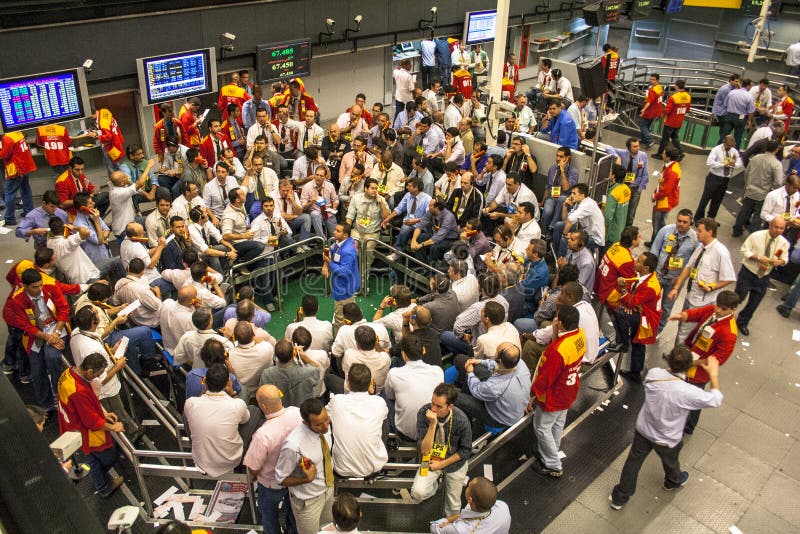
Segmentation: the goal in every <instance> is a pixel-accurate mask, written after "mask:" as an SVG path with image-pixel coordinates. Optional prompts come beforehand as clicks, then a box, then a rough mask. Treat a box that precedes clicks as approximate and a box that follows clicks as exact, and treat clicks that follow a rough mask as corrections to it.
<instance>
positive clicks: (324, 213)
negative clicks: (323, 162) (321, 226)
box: [317, 186, 328, 221]
mask: <svg viewBox="0 0 800 534" xmlns="http://www.w3.org/2000/svg"><path fill="white" fill-rule="evenodd" d="M317 194H318V195H319V196H323V195H322V186H320V187H317ZM327 207H328V206H327V205H325V206H320V209H319V210H320V211H321V212H322V220H323V221H327V220H328V210H327Z"/></svg>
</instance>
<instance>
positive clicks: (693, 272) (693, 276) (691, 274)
mask: <svg viewBox="0 0 800 534" xmlns="http://www.w3.org/2000/svg"><path fill="white" fill-rule="evenodd" d="M697 273H698V271H697V268H696V267H695V268H693V269H692V270H691V271H689V278H691V279H692V280H697Z"/></svg>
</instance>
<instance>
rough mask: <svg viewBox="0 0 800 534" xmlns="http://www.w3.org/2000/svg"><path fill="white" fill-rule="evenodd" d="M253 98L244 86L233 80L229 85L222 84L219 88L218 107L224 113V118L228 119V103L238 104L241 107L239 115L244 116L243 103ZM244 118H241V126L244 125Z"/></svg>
mask: <svg viewBox="0 0 800 534" xmlns="http://www.w3.org/2000/svg"><path fill="white" fill-rule="evenodd" d="M250 98H252V97H251V96H250V95H249V94H248V93H247V91H245V90H244V88H243V87H240V86H239V85H238V84H237V83H236V82H235V81H231V83H229V84H228V85H224V86H222V88H221V89H220V90H219V98H218V99H217V109H219V112H220V113H221V114H222V120H223V121H225V120H227V119H228V104H236V107H238V108H239V117H241V116H242V105H243V104H244V103H245V102H247V101H248V100H250ZM241 121H242V119H241V118H239V126H242V122H241Z"/></svg>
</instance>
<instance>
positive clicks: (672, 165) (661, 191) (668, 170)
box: [653, 161, 681, 211]
mask: <svg viewBox="0 0 800 534" xmlns="http://www.w3.org/2000/svg"><path fill="white" fill-rule="evenodd" d="M680 198H681V166H680V164H679V163H678V162H677V161H670V162H669V163H667V164H666V165H664V170H663V171H662V172H661V179H660V180H658V188H656V192H655V193H653V200H655V201H656V206H655V209H656V211H671V210H672V209H673V208H674V207H675V206H677V205H678V202H679V201H680Z"/></svg>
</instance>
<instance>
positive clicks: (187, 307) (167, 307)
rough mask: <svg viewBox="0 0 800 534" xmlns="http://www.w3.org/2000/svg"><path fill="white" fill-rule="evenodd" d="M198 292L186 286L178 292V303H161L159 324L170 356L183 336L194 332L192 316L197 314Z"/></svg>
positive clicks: (172, 301) (170, 300) (169, 301)
mask: <svg viewBox="0 0 800 534" xmlns="http://www.w3.org/2000/svg"><path fill="white" fill-rule="evenodd" d="M196 298H197V290H196V289H195V288H194V287H192V286H185V287H182V288H180V289H179V290H178V300H177V302H176V301H174V300H172V299H167V300H165V301H164V302H162V303H161V309H160V310H159V324H160V325H161V337H162V340H163V342H164V349H165V350H166V351H168V352H169V353H170V354H173V353H174V352H175V347H177V346H178V341H180V339H181V337H182V336H183V334H185V333H186V332H189V331H191V330H194V329H195V327H194V325H193V324H192V314H193V313H194V312H195V302H196V301H195V299H196Z"/></svg>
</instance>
